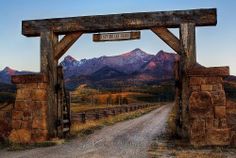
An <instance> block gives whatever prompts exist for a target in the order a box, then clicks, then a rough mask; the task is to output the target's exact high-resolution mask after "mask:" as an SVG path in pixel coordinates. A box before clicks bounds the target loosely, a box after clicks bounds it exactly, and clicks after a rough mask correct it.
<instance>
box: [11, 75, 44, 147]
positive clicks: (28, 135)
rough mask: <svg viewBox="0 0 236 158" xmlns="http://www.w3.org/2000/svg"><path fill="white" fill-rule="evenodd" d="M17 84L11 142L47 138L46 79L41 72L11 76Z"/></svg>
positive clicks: (35, 140) (36, 140) (28, 141)
mask: <svg viewBox="0 0 236 158" xmlns="http://www.w3.org/2000/svg"><path fill="white" fill-rule="evenodd" d="M12 82H13V83H15V84H16V85H17V93H16V101H15V107H14V109H13V111H12V131H11V133H10V136H9V140H10V141H11V142H13V143H34V142H42V141H45V140H47V139H48V130H47V129H48V128H47V86H48V83H47V80H46V78H45V76H43V75H41V74H34V75H21V76H13V77H12Z"/></svg>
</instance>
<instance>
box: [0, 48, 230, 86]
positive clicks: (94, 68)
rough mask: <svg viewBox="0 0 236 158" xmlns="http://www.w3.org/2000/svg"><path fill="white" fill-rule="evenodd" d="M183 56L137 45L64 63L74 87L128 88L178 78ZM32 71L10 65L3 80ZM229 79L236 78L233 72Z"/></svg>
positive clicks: (1, 74) (67, 59)
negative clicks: (176, 73)
mask: <svg viewBox="0 0 236 158" xmlns="http://www.w3.org/2000/svg"><path fill="white" fill-rule="evenodd" d="M177 60H179V56H178V55H177V54H174V53H168V52H164V51H162V50H161V51H159V52H158V53H156V55H153V54H149V53H146V52H144V51H143V50H141V49H139V48H136V49H134V50H132V51H130V52H126V53H122V54H121V55H117V56H101V57H98V58H92V59H81V60H76V59H75V58H73V57H72V56H69V55H68V56H66V57H65V58H64V60H63V61H62V62H61V63H60V64H61V65H62V66H63V70H64V77H65V83H66V87H67V88H68V89H70V90H73V89H75V88H77V87H78V86H79V85H81V84H86V85H88V86H90V87H94V88H101V89H104V88H105V89H117V88H127V87H129V86H136V87H139V86H144V85H157V84H158V83H160V82H163V81H170V80H173V79H174V71H173V67H174V63H175V61H177ZM28 73H32V72H29V71H17V70H13V69H11V68H9V67H6V68H4V69H3V70H2V71H0V83H1V84H3V83H5V84H11V76H12V75H19V74H28ZM228 80H235V77H234V76H230V77H229V78H228Z"/></svg>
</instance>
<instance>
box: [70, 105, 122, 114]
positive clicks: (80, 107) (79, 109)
mask: <svg viewBox="0 0 236 158" xmlns="http://www.w3.org/2000/svg"><path fill="white" fill-rule="evenodd" d="M118 106H119V105H91V104H82V105H81V104H76V103H71V111H72V112H76V113H79V112H83V111H86V110H92V109H104V108H114V107H118Z"/></svg>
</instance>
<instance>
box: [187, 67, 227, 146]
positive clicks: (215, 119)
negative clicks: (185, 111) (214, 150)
mask: <svg viewBox="0 0 236 158" xmlns="http://www.w3.org/2000/svg"><path fill="white" fill-rule="evenodd" d="M188 75H189V77H190V83H189V84H190V87H189V88H190V98H189V125H188V132H189V140H190V143H191V144H192V145H194V146H212V145H218V146H221V145H230V141H231V129H230V127H229V125H228V123H227V117H226V96H225V91H224V88H223V78H224V77H226V76H228V75H229V68H228V67H218V68H216V67H213V68H204V67H200V68H199V67H198V68H195V69H192V70H191V71H189V73H188Z"/></svg>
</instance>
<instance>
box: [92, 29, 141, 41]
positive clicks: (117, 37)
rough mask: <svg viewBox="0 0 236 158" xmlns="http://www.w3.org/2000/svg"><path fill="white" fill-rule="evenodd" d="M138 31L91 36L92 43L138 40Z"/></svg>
mask: <svg viewBox="0 0 236 158" xmlns="http://www.w3.org/2000/svg"><path fill="white" fill-rule="evenodd" d="M140 34H141V33H140V31H132V32H116V33H102V34H100V33H99V34H93V41H94V42H104V41H123V40H135V39H140Z"/></svg>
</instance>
